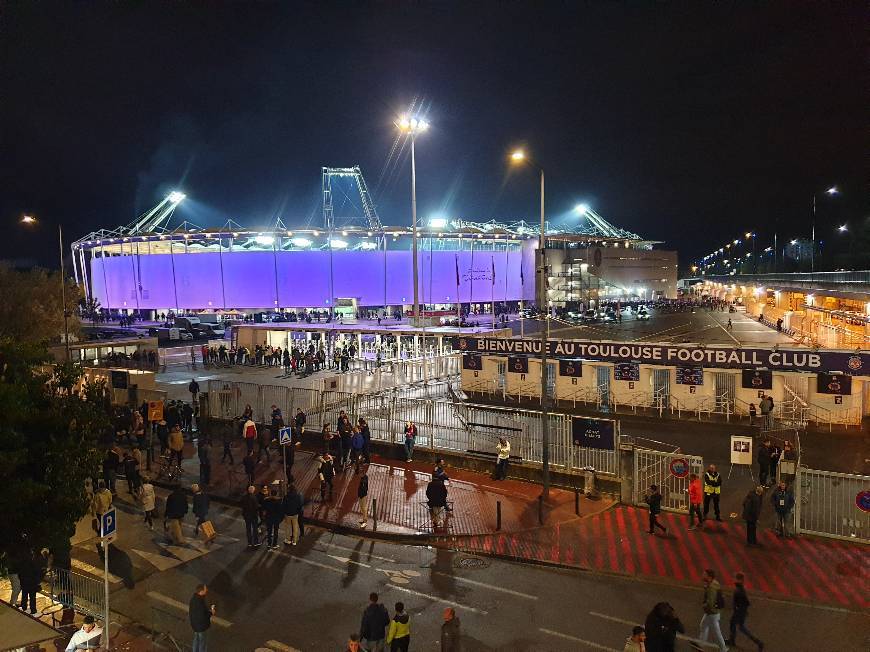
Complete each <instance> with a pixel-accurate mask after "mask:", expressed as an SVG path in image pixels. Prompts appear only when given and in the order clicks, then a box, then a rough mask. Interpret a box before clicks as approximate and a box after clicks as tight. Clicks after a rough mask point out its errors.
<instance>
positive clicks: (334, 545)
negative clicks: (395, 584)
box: [315, 543, 396, 564]
mask: <svg viewBox="0 0 870 652" xmlns="http://www.w3.org/2000/svg"><path fill="white" fill-rule="evenodd" d="M326 545H327V546H329V547H330V548H340V549H341V550H347V551H348V552H355V553H356V554H358V555H359V556H360V557H367V558H368V559H377V560H378V561H389V562H392V563H394V564H395V563H396V560H395V559H390V558H389V557H379V556H378V555H376V554H374V553H371V552H365V551H363V550H357V549H356V548H351V547H349V546H340V545H338V544H337V543H327V544H326ZM315 550H317V548H315Z"/></svg>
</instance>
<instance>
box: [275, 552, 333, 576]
mask: <svg viewBox="0 0 870 652" xmlns="http://www.w3.org/2000/svg"><path fill="white" fill-rule="evenodd" d="M278 554H279V555H284V556H285V557H290V559H295V560H296V561H300V562H302V563H303V564H308V565H309V566H316V567H317V568H322V569H324V570H328V571H332V572H333V573H338V574H340V575H344V571H343V570H342V569H341V568H336V567H335V566H330V565H329V564H321V563H320V562H317V561H311V560H310V559H305V558H304V557H297V556H296V555H291V554H290V553H289V552H279V553H278Z"/></svg>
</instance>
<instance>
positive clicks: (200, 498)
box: [190, 484, 209, 534]
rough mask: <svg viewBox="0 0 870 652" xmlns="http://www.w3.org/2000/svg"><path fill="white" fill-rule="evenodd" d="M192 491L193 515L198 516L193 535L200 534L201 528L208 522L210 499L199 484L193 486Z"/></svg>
mask: <svg viewBox="0 0 870 652" xmlns="http://www.w3.org/2000/svg"><path fill="white" fill-rule="evenodd" d="M190 490H191V491H192V492H193V515H194V516H196V526H195V527H194V528H193V533H194V534H199V526H200V525H202V524H203V523H204V522H205V521H206V520H208V508H209V499H208V496H207V495H206V494H205V492H203V490H202V489H201V488H200V486H199V485H198V484H195V485H191V487H190Z"/></svg>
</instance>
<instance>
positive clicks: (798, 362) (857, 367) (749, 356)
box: [453, 337, 870, 375]
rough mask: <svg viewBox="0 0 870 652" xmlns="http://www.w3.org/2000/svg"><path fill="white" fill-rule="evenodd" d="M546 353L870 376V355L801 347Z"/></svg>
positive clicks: (506, 345) (533, 349)
mask: <svg viewBox="0 0 870 652" xmlns="http://www.w3.org/2000/svg"><path fill="white" fill-rule="evenodd" d="M453 348H454V349H457V350H459V351H463V352H466V351H467V352H468V353H491V354H502V355H532V356H534V355H540V354H541V342H540V340H536V339H535V340H531V339H511V338H498V337H456V338H454V342H453ZM547 355H549V356H552V357H554V358H580V359H584V360H593V361H598V362H640V363H641V364H651V365H684V364H696V365H699V366H704V367H719V368H723V369H754V368H756V367H766V368H768V369H771V370H778V371H811V372H812V371H816V372H817V371H823V372H830V371H842V372H844V373H847V374H853V375H865V374H870V354H867V353H857V352H856V353H849V352H845V351H810V350H802V349H787V350H783V349H780V350H778V351H775V350H772V349H751V348H740V349H732V348H724V347H719V348H717V347H705V348H701V347H698V346H681V345H673V346H670V345H667V344H629V343H619V342H582V341H576V340H550V341H549V342H547Z"/></svg>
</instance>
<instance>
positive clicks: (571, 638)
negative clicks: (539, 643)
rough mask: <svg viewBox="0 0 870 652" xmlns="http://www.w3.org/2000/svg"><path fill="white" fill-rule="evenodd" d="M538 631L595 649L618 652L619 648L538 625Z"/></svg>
mask: <svg viewBox="0 0 870 652" xmlns="http://www.w3.org/2000/svg"><path fill="white" fill-rule="evenodd" d="M538 631H539V632H543V633H544V634H549V635H550V636H558V637H559V638H564V639H565V640H566V641H574V642H575V643H582V644H583V645H587V646H589V647H591V648H594V649H596V650H606V652H620V650H617V649H616V648H615V647H607V646H606V645H600V644H598V643H593V642H592V641H587V640H586V639H585V638H577V637H576V636H569V635H568V634H563V633H562V632H555V631H553V630H552V629H544V628H543V627H539V628H538Z"/></svg>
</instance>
